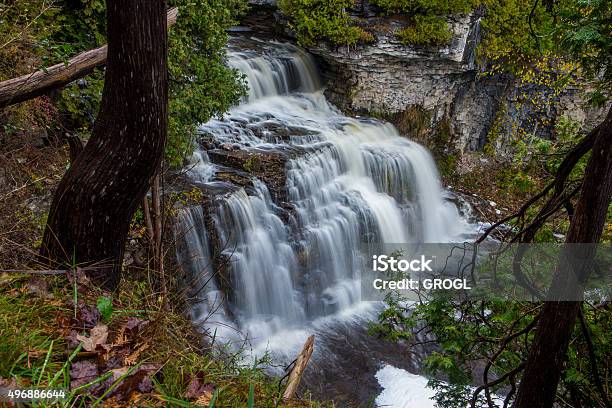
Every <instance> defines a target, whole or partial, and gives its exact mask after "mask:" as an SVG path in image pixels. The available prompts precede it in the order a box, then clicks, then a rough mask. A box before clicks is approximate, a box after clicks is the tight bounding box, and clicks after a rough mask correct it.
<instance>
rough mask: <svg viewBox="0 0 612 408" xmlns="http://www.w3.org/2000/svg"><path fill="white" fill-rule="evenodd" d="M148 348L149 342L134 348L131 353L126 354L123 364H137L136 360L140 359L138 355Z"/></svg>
mask: <svg viewBox="0 0 612 408" xmlns="http://www.w3.org/2000/svg"><path fill="white" fill-rule="evenodd" d="M147 348H149V344H148V343H144V344H142V345H141V346H140V347H138V348H137V349H136V350H134V351H133V352H132V353H131V354H130V355H128V356H125V358H124V359H123V364H125V365H134V364H136V362H137V361H138V357H140V353H142V352H143V351H145V350H146V349H147Z"/></svg>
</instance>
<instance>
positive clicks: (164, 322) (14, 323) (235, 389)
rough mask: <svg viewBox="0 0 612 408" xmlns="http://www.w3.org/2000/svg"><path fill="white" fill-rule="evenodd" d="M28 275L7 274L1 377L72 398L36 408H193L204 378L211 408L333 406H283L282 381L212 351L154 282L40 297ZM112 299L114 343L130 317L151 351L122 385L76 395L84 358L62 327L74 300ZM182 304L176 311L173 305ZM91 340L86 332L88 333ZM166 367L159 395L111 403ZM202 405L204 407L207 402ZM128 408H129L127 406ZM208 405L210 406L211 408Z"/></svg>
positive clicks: (54, 285) (0, 299) (55, 287)
mask: <svg viewBox="0 0 612 408" xmlns="http://www.w3.org/2000/svg"><path fill="white" fill-rule="evenodd" d="M29 279H30V276H29V275H27V274H7V273H4V274H2V275H0V377H2V378H3V379H9V380H14V381H15V383H16V384H17V386H18V387H20V388H27V387H38V388H41V389H42V388H62V389H65V390H67V397H66V399H65V400H64V401H63V402H61V403H57V402H56V403H42V402H41V403H38V404H35V405H34V406H38V407H46V406H74V407H95V406H103V405H104V406H108V405H105V404H110V405H111V406H128V405H127V404H128V403H132V404H135V405H137V406H152V407H155V406H170V407H194V406H196V405H194V403H195V402H196V400H195V398H192V397H191V398H190V397H186V391H187V389H188V387H189V385H190V382H191V381H192V380H193V379H194V378H197V379H200V380H199V381H200V382H201V383H202V384H206V385H207V386H209V388H210V394H209V395H208V396H205V397H203V398H201V400H202V401H204V402H205V404H203V405H197V406H209V407H241V408H243V407H264V408H265V407H278V406H283V407H318V406H321V407H323V406H332V405H331V404H326V403H318V402H311V401H300V400H296V401H292V402H288V403H282V402H280V395H281V393H282V391H283V387H282V385H279V379H278V378H273V377H269V376H268V375H266V374H265V372H264V370H263V368H262V362H263V361H258V362H256V363H255V364H253V365H251V366H245V365H244V364H242V363H240V361H241V355H240V352H239V351H238V352H234V353H229V352H214V353H213V352H212V349H211V347H210V339H208V340H209V341H205V339H203V338H202V335H200V334H198V333H197V332H196V331H195V330H194V328H193V327H192V325H191V323H190V322H189V320H188V319H187V318H186V317H185V314H184V313H182V310H181V309H182V308H181V306H180V302H178V301H176V299H172V301H170V302H165V301H163V299H160V297H159V296H158V294H157V293H155V291H153V290H152V288H151V286H150V285H149V283H148V279H144V278H143V279H137V280H124V281H122V283H121V285H120V289H119V291H118V292H117V293H114V294H107V293H103V292H102V291H100V290H98V289H91V288H90V289H88V290H84V289H83V288H81V287H80V285H71V284H70V283H69V282H68V279H67V278H65V277H64V276H55V277H44V278H40V279H45V280H47V281H48V283H49V289H48V295H45V296H43V297H40V296H39V295H37V294H35V293H31V292H30V291H29V289H28V288H29V284H28V281H29ZM102 295H105V296H108V297H111V298H112V299H113V310H112V314H111V315H110V316H109V317H108V319H105V321H104V323H105V324H107V325H108V327H109V343H110V341H111V340H110V339H112V338H113V337H114V336H116V334H117V333H118V331H119V330H120V328H121V326H122V324H124V323H125V321H126V318H127V317H138V318H141V319H146V320H147V321H149V322H150V323H149V324H148V325H147V326H146V331H145V333H144V334H143V336H142V338H144V339H147V342H148V343H147V344H148V346H147V347H146V349H144V350H143V351H142V353H139V355H138V361H137V362H136V363H135V364H134V365H133V366H132V367H131V368H130V370H129V371H127V372H125V373H124V374H123V375H122V376H120V377H119V378H117V379H116V380H115V381H114V382H113V383H112V385H111V386H110V387H109V388H107V389H106V390H105V391H104V392H102V393H101V395H100V393H98V394H96V395H92V394H90V393H88V389H90V388H91V387H92V386H94V385H96V384H99V383H102V382H104V381H106V380H107V379H108V378H110V377H111V375H112V372H111V371H107V372H103V373H101V374H100V375H99V376H98V377H96V378H95V379H93V380H92V381H90V382H88V383H87V384H84V385H82V386H80V387H77V388H75V389H72V390H70V382H71V377H70V368H71V366H72V364H74V363H75V362H76V361H79V360H81V359H83V357H82V356H81V355H82V354H84V353H83V350H82V349H81V346H78V347H77V348H76V349H74V348H72V349H71V348H70V347H69V344H68V343H69V342H68V341H67V340H66V339H65V337H66V334H67V333H68V331H69V328H66V327H62V324H61V323H60V322H62V321H70V319H72V318H73V316H74V313H75V309H74V307H73V305H72V301H73V298H74V297H75V296H77V297H78V299H80V301H83V302H85V304H87V305H96V302H97V300H98V299H99V298H100V296H102ZM169 303H170V304H174V305H177V306H176V309H175V310H173V309H171V308H169V307H168V306H167V305H168V304H169ZM81 332H82V333H86V332H87V331H81ZM147 363H156V364H160V365H161V368H160V370H159V371H158V372H157V373H156V374H155V376H154V377H153V384H154V391H153V392H150V393H144V394H140V393H138V392H134V393H133V394H132V396H131V398H130V401H128V402H125V403H124V402H121V403H120V402H118V401H114V400H113V399H112V398H111V399H108V397H109V396H110V394H111V392H112V391H113V390H114V389H115V388H116V387H118V386H119V385H120V383H122V381H123V380H125V379H126V378H127V377H128V376H129V375H130V374H131V373H132V372H134V371H135V370H137V368H138V367H139V366H141V365H142V364H147ZM202 401H200V402H202ZM122 404H126V405H122ZM206 404H207V405H206Z"/></svg>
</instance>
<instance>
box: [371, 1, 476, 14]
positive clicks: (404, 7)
mask: <svg viewBox="0 0 612 408" xmlns="http://www.w3.org/2000/svg"><path fill="white" fill-rule="evenodd" d="M372 3H374V4H376V5H377V6H379V7H381V8H382V9H384V10H385V11H387V12H388V13H410V14H456V13H468V12H470V11H472V10H473V9H474V8H475V7H477V6H478V5H479V4H480V3H481V1H480V0H372Z"/></svg>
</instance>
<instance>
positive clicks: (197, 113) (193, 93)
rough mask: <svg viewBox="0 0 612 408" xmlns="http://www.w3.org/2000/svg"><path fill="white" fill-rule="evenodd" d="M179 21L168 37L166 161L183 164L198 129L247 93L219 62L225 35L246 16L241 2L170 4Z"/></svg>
mask: <svg viewBox="0 0 612 408" xmlns="http://www.w3.org/2000/svg"><path fill="white" fill-rule="evenodd" d="M169 3H170V5H174V6H177V7H178V8H179V18H178V20H177V23H176V25H175V26H174V27H173V28H172V31H171V33H170V38H169V50H168V69H169V73H170V106H169V109H170V119H169V124H168V144H167V148H166V158H167V160H168V162H169V163H170V164H171V165H173V166H179V165H182V164H183V160H184V159H185V157H187V156H189V155H190V154H191V152H192V151H193V147H194V141H195V136H196V130H197V125H198V124H200V123H204V122H206V121H208V120H209V119H210V118H211V117H213V116H217V115H221V114H223V113H224V112H225V111H226V110H227V109H228V108H229V107H230V106H231V105H232V104H235V103H237V102H238V100H239V98H240V97H241V96H243V95H244V94H245V93H246V87H245V84H244V82H243V81H242V80H241V78H240V76H239V74H238V73H237V72H236V71H235V70H232V69H230V68H228V67H227V66H226V65H225V64H224V62H223V59H224V57H225V44H226V42H227V34H226V30H227V29H228V28H229V27H230V26H231V25H233V24H235V23H236V18H237V17H238V16H239V15H240V14H241V13H243V12H244V11H245V7H246V2H245V1H244V0H195V1H187V0H172V1H170V2H169Z"/></svg>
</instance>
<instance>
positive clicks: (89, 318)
mask: <svg viewBox="0 0 612 408" xmlns="http://www.w3.org/2000/svg"><path fill="white" fill-rule="evenodd" d="M99 320H100V312H99V311H98V308H97V307H95V306H92V305H86V304H85V303H83V302H82V301H79V302H78V303H77V317H76V321H75V322H74V326H77V327H83V328H85V329H91V328H92V327H94V326H95V325H96V324H98V321H99Z"/></svg>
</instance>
